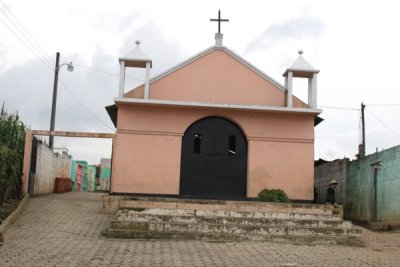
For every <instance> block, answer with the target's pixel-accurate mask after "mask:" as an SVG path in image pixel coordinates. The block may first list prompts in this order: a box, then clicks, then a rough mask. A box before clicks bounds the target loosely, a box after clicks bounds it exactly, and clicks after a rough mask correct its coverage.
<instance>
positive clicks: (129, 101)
mask: <svg viewBox="0 0 400 267" xmlns="http://www.w3.org/2000/svg"><path fill="white" fill-rule="evenodd" d="M114 101H115V103H116V104H117V106H118V105H120V104H122V105H146V106H164V107H168V106H169V107H186V108H202V109H203V108H205V109H222V110H243V111H260V112H275V113H298V114H319V113H321V112H322V110H321V109H312V108H295V107H291V108H289V107H278V106H260V105H238V104H219V103H204V102H189V101H175V100H158V99H141V98H115V99H114Z"/></svg>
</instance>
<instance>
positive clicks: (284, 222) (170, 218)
mask: <svg viewBox="0 0 400 267" xmlns="http://www.w3.org/2000/svg"><path fill="white" fill-rule="evenodd" d="M120 222H127V223H128V222H159V223H161V222H164V223H187V224H227V225H253V226H265V225H268V226H279V227H281V226H296V225H298V226H304V227H338V228H351V227H352V224H351V222H349V221H342V220H316V219H293V218H254V217H225V216H224V217H222V216H190V215H154V214H129V213H128V214H127V213H119V215H118V216H116V220H113V221H112V222H111V228H118V227H119V223H120ZM121 225H122V224H121Z"/></svg>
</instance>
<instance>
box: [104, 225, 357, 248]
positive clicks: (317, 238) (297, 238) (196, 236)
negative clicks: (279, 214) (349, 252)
mask: <svg viewBox="0 0 400 267" xmlns="http://www.w3.org/2000/svg"><path fill="white" fill-rule="evenodd" d="M108 231H109V232H108V234H109V237H113V238H129V239H142V240H143V239H160V240H162V239H168V240H171V239H172V240H202V241H217V242H218V241H221V242H227V241H234V242H242V241H258V242H259V241H267V242H269V241H271V242H281V243H293V244H310V245H315V244H344V245H348V244H356V243H358V242H359V236H353V235H339V236H324V235H286V234H285V235H273V234H269V235H252V234H246V235H243V234H226V233H193V232H186V231H185V232H166V231H164V232H158V231H154V232H152V231H141V230H125V229H109V230H108Z"/></svg>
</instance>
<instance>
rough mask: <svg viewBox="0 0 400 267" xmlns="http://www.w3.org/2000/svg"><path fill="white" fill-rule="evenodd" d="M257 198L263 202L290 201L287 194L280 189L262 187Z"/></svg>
mask: <svg viewBox="0 0 400 267" xmlns="http://www.w3.org/2000/svg"><path fill="white" fill-rule="evenodd" d="M257 199H258V200H260V201H263V202H279V203H290V199H289V197H288V195H287V194H286V193H285V192H284V191H283V190H281V189H271V190H269V189H263V190H261V192H260V193H258V196H257Z"/></svg>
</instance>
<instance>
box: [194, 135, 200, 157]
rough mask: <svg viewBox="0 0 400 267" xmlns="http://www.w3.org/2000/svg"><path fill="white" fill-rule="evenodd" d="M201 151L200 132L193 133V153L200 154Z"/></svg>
mask: <svg viewBox="0 0 400 267" xmlns="http://www.w3.org/2000/svg"><path fill="white" fill-rule="evenodd" d="M200 152H201V134H195V135H194V138H193V153H194V154H200Z"/></svg>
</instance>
